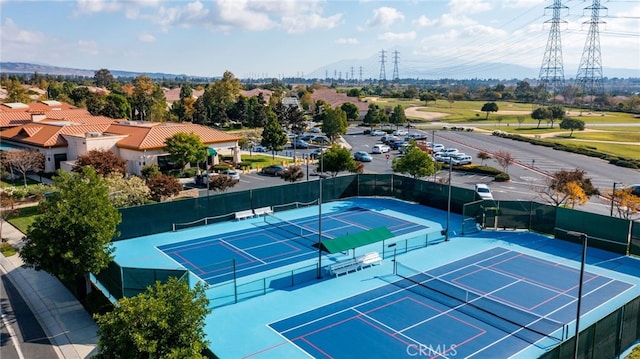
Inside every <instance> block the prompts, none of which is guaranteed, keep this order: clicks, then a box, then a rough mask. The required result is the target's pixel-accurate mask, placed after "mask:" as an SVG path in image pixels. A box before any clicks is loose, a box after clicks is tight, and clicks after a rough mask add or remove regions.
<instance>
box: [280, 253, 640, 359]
mask: <svg viewBox="0 0 640 359" xmlns="http://www.w3.org/2000/svg"><path fill="white" fill-rule="evenodd" d="M398 274H400V275H402V276H403V277H405V278H403V279H397V278H391V277H390V278H389V280H390V281H392V283H390V284H388V285H385V286H382V287H379V288H376V289H373V290H370V291H367V292H364V293H361V294H358V295H355V296H352V297H348V298H345V299H343V300H340V301H337V302H335V303H331V304H329V305H325V306H322V307H320V308H316V309H314V310H311V311H308V312H306V313H302V314H298V315H296V316H293V317H291V318H287V319H284V320H281V321H278V322H276V323H272V324H270V327H271V328H273V329H274V330H276V331H277V332H279V333H280V334H281V335H282V336H283V337H285V338H286V339H287V340H288V341H290V342H291V343H293V344H294V345H296V346H297V347H298V348H300V350H302V351H304V352H306V353H307V354H308V355H310V356H311V357H314V358H340V357H341V358H362V357H366V358H398V357H404V356H411V354H415V355H420V354H422V355H423V356H424V355H426V356H428V357H453V356H459V357H463V358H466V357H470V356H476V357H479V358H507V357H511V356H514V355H516V354H517V353H518V352H520V351H521V350H523V349H525V348H527V347H529V346H531V345H536V346H539V347H541V348H547V347H550V346H553V345H554V344H557V343H559V342H561V341H562V340H564V338H565V335H566V334H567V328H566V326H565V323H569V322H571V321H572V320H573V319H574V318H575V312H576V304H575V303H576V298H577V294H578V286H577V285H576V283H575V280H574V279H575V277H576V269H574V268H570V267H567V266H564V265H559V264H557V263H553V262H550V261H546V260H541V259H538V258H535V257H532V256H529V255H526V254H523V253H519V252H516V251H511V250H507V249H504V248H493V249H490V250H487V251H484V252H481V253H478V254H476V255H472V256H469V257H466V258H463V259H460V260H457V261H454V262H452V263H450V264H447V265H444V266H441V267H438V268H435V269H433V270H430V271H427V272H420V271H417V270H413V269H411V268H408V267H403V266H401V267H400V268H398ZM630 287H632V285H631V284H629V283H624V282H621V281H618V280H614V279H611V278H608V277H605V276H601V275H596V274H592V273H586V274H585V285H584V297H583V303H584V306H583V311H584V312H588V311H590V310H592V309H593V308H595V307H597V306H598V305H600V304H601V303H603V302H606V301H608V300H610V299H611V298H613V297H616V296H618V295H619V294H620V293H622V292H624V291H626V290H628V289H629V288H630ZM492 313H495V314H492ZM496 314H497V315H499V316H500V317H498V316H496Z"/></svg>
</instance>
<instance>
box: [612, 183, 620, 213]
mask: <svg viewBox="0 0 640 359" xmlns="http://www.w3.org/2000/svg"><path fill="white" fill-rule="evenodd" d="M619 184H622V183H621V182H613V191H612V192H611V213H610V214H609V215H610V216H611V217H613V202H614V200H615V198H616V185H619Z"/></svg>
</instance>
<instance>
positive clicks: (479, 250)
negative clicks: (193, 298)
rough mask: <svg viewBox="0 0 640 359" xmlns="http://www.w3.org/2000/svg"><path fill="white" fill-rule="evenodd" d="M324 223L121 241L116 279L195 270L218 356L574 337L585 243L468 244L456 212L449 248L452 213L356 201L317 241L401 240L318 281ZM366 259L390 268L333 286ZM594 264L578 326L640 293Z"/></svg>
mask: <svg viewBox="0 0 640 359" xmlns="http://www.w3.org/2000/svg"><path fill="white" fill-rule="evenodd" d="M318 213H319V210H318V207H317V206H309V207H304V208H299V209H294V210H288V211H282V212H276V213H275V215H276V216H277V217H278V218H280V219H283V220H285V221H286V222H282V221H279V220H278V219H277V218H271V217H268V218H269V219H270V220H271V224H267V223H265V220H264V218H251V219H245V220H240V221H228V222H223V223H218V224H212V225H208V226H199V227H193V228H188V229H184V230H180V231H176V232H166V233H158V234H154V235H149V236H144V237H139V238H135V239H129V240H126V241H118V242H114V247H115V252H114V256H115V258H116V260H117V262H118V264H119V265H120V266H122V267H129V268H140V269H144V268H159V269H171V270H172V269H184V268H187V269H188V270H189V272H190V276H189V283H190V285H192V286H194V285H195V284H196V283H198V282H199V281H200V280H203V281H205V282H206V283H207V284H208V286H207V289H206V295H207V298H209V300H210V304H211V307H212V308H213V311H212V313H211V314H210V315H208V316H207V318H206V319H205V328H204V331H205V333H206V339H207V340H208V341H209V342H210V345H209V348H210V349H211V351H212V352H213V353H215V354H216V355H217V356H218V357H220V358H256V359H271V358H277V359H280V358H294V359H297V358H310V357H314V358H416V357H418V358H425V357H428V358H440V359H441V358H506V357H511V358H518V359H520V358H525V359H529V358H539V357H540V356H541V355H543V354H544V353H545V352H547V351H548V350H549V349H551V348H553V347H555V346H556V345H557V344H558V343H560V342H561V341H563V340H564V342H565V343H566V341H567V339H566V337H567V336H569V337H572V336H573V333H574V331H575V315H576V310H577V303H576V297H577V291H578V281H579V271H580V260H581V254H582V247H581V246H580V245H577V244H574V243H570V242H567V241H561V240H556V239H554V238H550V237H547V236H543V235H539V234H536V233H531V232H524V231H523V232H520V231H487V230H483V231H479V232H476V233H466V234H465V235H464V236H460V235H459V233H460V230H459V229H460V228H462V225H463V221H462V217H461V216H459V215H456V214H454V213H452V214H451V217H450V228H453V229H454V230H453V233H452V235H451V236H450V238H449V239H450V240H449V241H446V242H445V241H442V235H441V233H440V231H441V230H442V228H444V227H445V225H446V223H448V218H447V212H446V211H441V210H437V209H434V208H429V207H425V206H421V205H417V204H414V203H409V202H404V201H401V200H397V199H390V198H349V199H344V200H340V201H334V202H330V203H325V204H323V206H322V234H323V242H324V241H331V240H332V239H335V238H338V237H341V236H344V235H346V234H356V233H359V232H362V231H366V230H370V229H375V228H379V227H381V226H386V227H387V228H388V229H389V230H390V231H391V232H392V234H393V235H394V236H395V237H394V238H391V239H388V240H385V241H382V242H376V243H372V244H369V245H367V246H365V247H359V248H357V249H356V250H349V251H348V252H336V253H332V254H329V253H327V252H322V254H321V255H320V256H321V266H319V269H320V272H321V274H322V278H317V276H316V270H317V269H318V265H317V264H318V260H319V255H318V251H317V248H316V247H314V244H315V243H316V242H317V238H318V233H317V232H318V229H319V228H318V222H319V221H318ZM287 222H289V223H287ZM304 237H307V238H308V240H307V239H304ZM372 251H375V252H378V253H379V254H380V255H381V256H382V257H384V258H383V260H382V262H381V263H380V264H379V265H376V266H368V267H366V268H361V269H359V270H356V271H352V272H349V273H347V274H342V275H340V276H339V277H336V276H335V275H330V274H329V273H330V272H329V270H328V268H329V267H330V266H331V265H332V264H334V263H340V262H342V261H346V260H349V259H352V258H355V257H357V256H358V255H362V254H365V253H368V252H372ZM396 255H397V256H396ZM394 257H395V259H396V262H394ZM394 263H397V265H394ZM586 263H587V265H586V272H585V277H584V291H583V293H584V297H583V300H582V317H581V320H580V324H581V325H580V326H581V327H582V328H586V327H587V326H589V325H591V324H593V323H595V322H597V321H599V320H601V319H602V318H605V317H606V316H607V315H608V314H610V313H612V312H613V311H615V310H616V309H618V308H619V307H621V306H622V305H624V304H626V303H628V302H630V301H631V300H633V299H635V298H636V297H638V296H639V295H640V286H639V284H640V280H639V279H638V278H640V260H638V259H635V258H632V257H629V256H624V255H618V254H615V253H611V252H606V251H602V250H599V249H596V248H591V247H590V248H588V252H587V261H586ZM234 268H235V273H236V276H237V277H236V278H234V279H236V280H230V279H231V278H230V277H231V276H232V275H233V273H234ZM213 283H215V284H213ZM489 313H492V314H489ZM569 340H570V339H569Z"/></svg>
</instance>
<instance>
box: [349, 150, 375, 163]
mask: <svg viewBox="0 0 640 359" xmlns="http://www.w3.org/2000/svg"><path fill="white" fill-rule="evenodd" d="M353 159H354V160H356V161H361V162H371V161H372V160H373V158H372V157H371V155H370V154H368V153H366V152H364V151H358V152H356V153H354V154H353Z"/></svg>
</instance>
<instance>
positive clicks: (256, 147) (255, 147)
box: [251, 146, 267, 152]
mask: <svg viewBox="0 0 640 359" xmlns="http://www.w3.org/2000/svg"><path fill="white" fill-rule="evenodd" d="M251 150H252V151H253V152H267V149H266V148H264V147H262V146H254V147H253V148H252V149H251Z"/></svg>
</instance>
